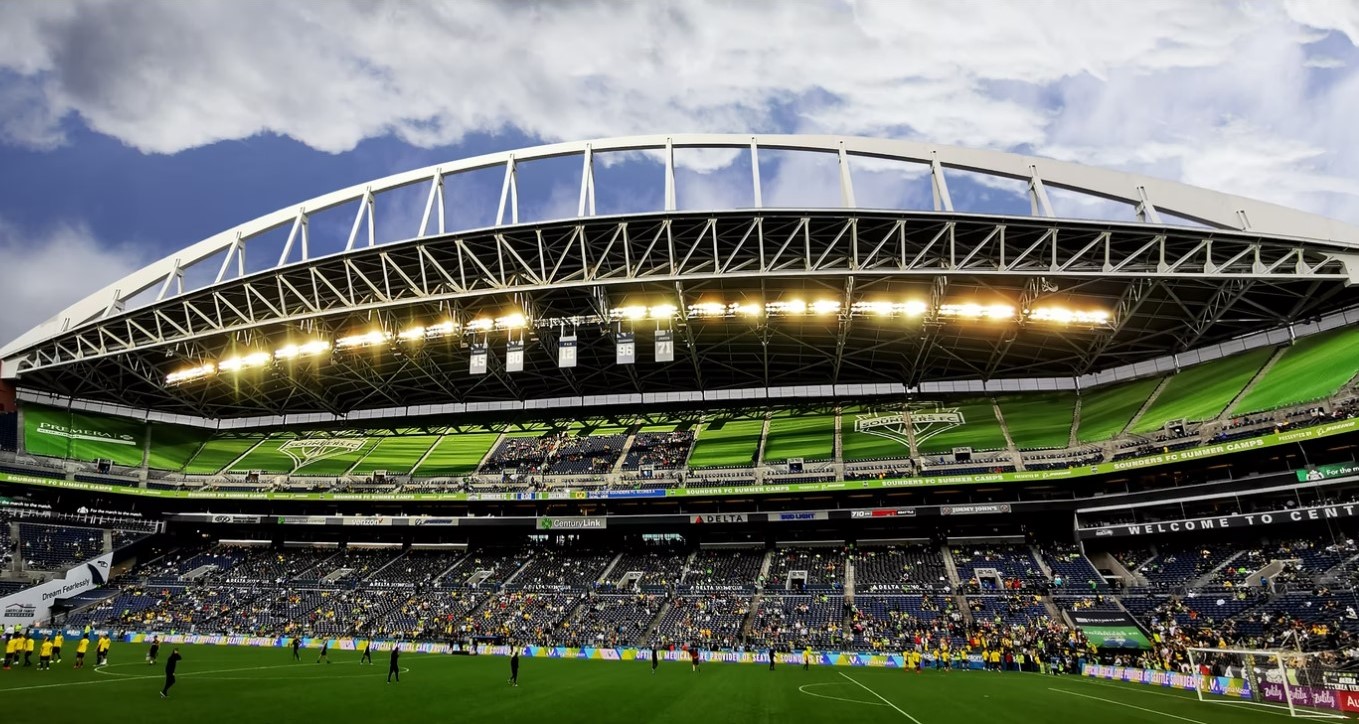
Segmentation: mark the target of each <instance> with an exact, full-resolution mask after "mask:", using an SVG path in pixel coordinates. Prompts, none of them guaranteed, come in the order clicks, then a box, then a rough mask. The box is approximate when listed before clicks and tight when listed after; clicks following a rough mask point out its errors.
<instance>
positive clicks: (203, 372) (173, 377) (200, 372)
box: [165, 362, 217, 385]
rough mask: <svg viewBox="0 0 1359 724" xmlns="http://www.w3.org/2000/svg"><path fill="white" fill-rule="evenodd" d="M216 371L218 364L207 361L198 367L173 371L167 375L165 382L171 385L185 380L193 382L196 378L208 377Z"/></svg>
mask: <svg viewBox="0 0 1359 724" xmlns="http://www.w3.org/2000/svg"><path fill="white" fill-rule="evenodd" d="M216 371H217V365H214V364H213V363H211V362H205V363H203V364H201V365H199V366H197V367H190V368H188V369H183V370H178V371H176V372H171V373H170V374H168V375H166V376H165V382H166V384H171V385H177V384H181V383H184V382H192V381H194V380H200V379H203V378H204V377H207V376H209V375H211V374H213V373H215V372H216Z"/></svg>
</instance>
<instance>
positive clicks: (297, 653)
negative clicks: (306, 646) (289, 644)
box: [293, 636, 302, 661]
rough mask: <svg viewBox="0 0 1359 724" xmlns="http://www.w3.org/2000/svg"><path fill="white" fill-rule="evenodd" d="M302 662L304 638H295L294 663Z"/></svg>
mask: <svg viewBox="0 0 1359 724" xmlns="http://www.w3.org/2000/svg"><path fill="white" fill-rule="evenodd" d="M301 660H302V637H301V636H294V637H293V661H301Z"/></svg>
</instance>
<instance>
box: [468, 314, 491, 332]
mask: <svg viewBox="0 0 1359 724" xmlns="http://www.w3.org/2000/svg"><path fill="white" fill-rule="evenodd" d="M493 327H495V320H494V319H491V318H490V317H481V318H479V319H473V320H472V321H470V322H468V323H467V327H466V329H467V331H469V332H489V331H491V329H492V328H493Z"/></svg>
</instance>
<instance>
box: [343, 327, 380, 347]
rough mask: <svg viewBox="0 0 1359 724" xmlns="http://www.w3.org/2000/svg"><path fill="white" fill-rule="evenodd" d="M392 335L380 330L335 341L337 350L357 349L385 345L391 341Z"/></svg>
mask: <svg viewBox="0 0 1359 724" xmlns="http://www.w3.org/2000/svg"><path fill="white" fill-rule="evenodd" d="M391 337H392V336H391V335H390V334H388V333H387V332H384V331H382V330H380V329H374V330H373V331H371V332H363V333H362V334H351V335H348V336H345V337H341V338H339V339H337V340H335V349H355V348H357V347H375V346H377V345H380V344H385V343H386V342H387V340H389V339H391Z"/></svg>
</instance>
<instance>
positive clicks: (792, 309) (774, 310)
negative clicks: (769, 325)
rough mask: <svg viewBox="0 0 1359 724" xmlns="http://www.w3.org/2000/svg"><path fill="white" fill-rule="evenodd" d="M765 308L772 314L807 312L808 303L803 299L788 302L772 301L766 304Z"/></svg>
mask: <svg viewBox="0 0 1359 724" xmlns="http://www.w3.org/2000/svg"><path fill="white" fill-rule="evenodd" d="M764 309H765V311H766V312H768V313H769V314H770V315H777V314H806V313H807V303H806V302H804V301H802V300H801V299H793V300H789V301H787V302H770V303H768V304H766V305H764Z"/></svg>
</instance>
